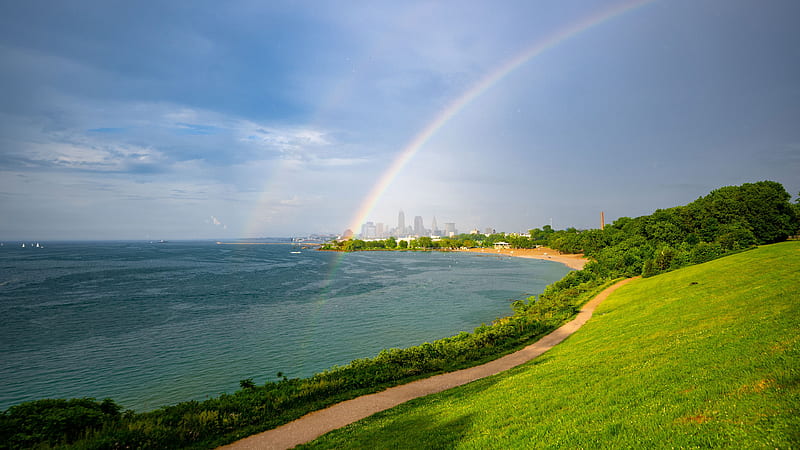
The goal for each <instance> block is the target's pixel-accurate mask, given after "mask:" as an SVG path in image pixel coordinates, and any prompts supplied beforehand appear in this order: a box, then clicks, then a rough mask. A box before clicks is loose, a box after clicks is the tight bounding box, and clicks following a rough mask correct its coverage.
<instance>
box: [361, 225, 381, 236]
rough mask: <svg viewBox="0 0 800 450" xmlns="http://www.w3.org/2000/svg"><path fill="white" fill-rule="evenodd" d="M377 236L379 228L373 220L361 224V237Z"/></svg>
mask: <svg viewBox="0 0 800 450" xmlns="http://www.w3.org/2000/svg"><path fill="white" fill-rule="evenodd" d="M375 237H377V229H376V228H375V224H374V223H372V222H367V223H365V224H364V225H362V226H361V238H362V239H373V238H375Z"/></svg>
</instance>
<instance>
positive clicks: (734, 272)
mask: <svg viewBox="0 0 800 450" xmlns="http://www.w3.org/2000/svg"><path fill="white" fill-rule="evenodd" d="M799 331H800V242H786V243H782V244H776V245H771V246H765V247H761V248H758V249H755V250H752V251H749V252H744V253H740V254H736V255H732V256H729V257H726V258H722V259H719V260H715V261H711V262H708V263H705V264H701V265H697V266H692V267H688V268H685V269H680V270H677V271H675V272H670V273H667V274H663V275H659V276H656V277H652V278H647V279H640V280H636V281H634V282H632V283H630V284H628V285H627V286H625V287H623V288H621V289H620V290H618V291H617V292H616V293H614V294H613V295H612V296H611V297H609V298H608V299H607V300H606V301H605V302H604V303H603V304H602V305H601V306H600V307H599V308H598V309H597V311H596V312H595V316H594V317H593V318H592V320H591V321H590V322H589V323H587V324H586V325H585V326H584V327H583V328H582V329H581V330H579V331H578V332H577V333H576V334H574V335H573V336H572V337H570V338H569V339H568V340H567V341H565V342H564V343H563V344H561V345H559V346H557V347H556V348H554V349H553V350H551V351H550V352H548V353H546V354H545V355H543V356H542V357H540V358H539V359H537V360H535V361H533V362H531V363H528V364H526V365H523V366H520V367H518V368H516V369H513V370H511V371H509V372H506V373H504V374H501V375H498V376H495V377H490V378H487V379H484V380H480V381H478V382H475V383H472V384H470V385H467V386H464V387H461V388H457V389H453V390H450V391H447V392H444V393H441V394H437V395H433V396H429V397H424V398H421V399H417V400H414V401H411V402H408V403H406V404H404V405H401V406H399V407H397V408H394V409H392V410H389V411H386V412H383V413H379V414H376V415H374V416H372V417H370V418H368V419H365V420H363V421H361V422H358V423H356V424H353V425H350V426H348V427H346V428H343V429H341V430H337V431H334V432H332V433H329V434H327V435H325V436H323V437H322V438H320V439H318V440H317V441H314V442H312V443H311V444H309V445H308V446H307V447H308V448H476V449H477V448H531V447H536V448H540V447H541V448H642V447H643V448H648V447H649V448H654V447H659V448H663V447H670V448H672V447H675V448H692V447H735V448H798V447H800V358H799V357H798V356H800V355H799V352H798V350H800V345H799V343H800V333H798V332H799Z"/></svg>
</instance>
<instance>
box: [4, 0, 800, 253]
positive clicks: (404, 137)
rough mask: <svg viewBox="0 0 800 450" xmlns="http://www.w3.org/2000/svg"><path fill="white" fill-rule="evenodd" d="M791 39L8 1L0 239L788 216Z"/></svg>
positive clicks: (713, 5)
mask: <svg viewBox="0 0 800 450" xmlns="http://www.w3.org/2000/svg"><path fill="white" fill-rule="evenodd" d="M798 17H800V2H797V1H796V0H770V1H767V2H764V1H759V0H752V1H740V0H700V1H698V0H669V1H664V0H653V1H644V2H638V3H637V2H632V1H630V0H625V1H613V0H607V1H577V0H576V1H570V2H564V1H550V0H523V1H513V0H509V1H502V2H496V1H485V2H483V1H481V2H478V1H464V0H457V1H430V0H425V1H413V0H412V1H402V2H398V1H376V0H364V1H359V0H342V1H303V0H297V1H276V0H270V1H256V0H253V1H248V0H242V1H239V0H232V1H228V2H216V1H213V2H212V1H200V0H198V1H173V2H162V1H158V2H155V1H153V2H150V1H135V2H131V1H114V0H102V1H84V0H75V1H38V0H28V1H22V2H11V1H8V2H2V3H0V64H2V70H0V239H4V240H11V239H37V240H47V239H179V238H186V239H194V238H234V237H254V236H297V235H304V234H308V233H314V232H332V233H341V232H342V231H343V230H344V229H345V228H347V227H350V226H352V225H353V223H354V221H357V220H360V219H361V218H364V219H366V220H372V221H376V222H386V223H389V224H395V223H396V220H397V211H398V210H400V209H402V210H404V211H405V215H406V222H407V223H408V222H410V221H412V220H413V216H415V215H421V216H423V217H424V219H425V223H426V225H430V221H431V219H432V218H433V216H435V217H436V219H437V221H438V223H439V224H440V225H441V224H442V223H444V222H455V223H456V225H457V227H458V229H459V230H460V231H466V230H468V229H470V228H473V227H480V228H481V229H483V228H485V227H493V228H496V229H497V230H502V231H508V232H511V231H522V230H527V229H529V228H533V227H539V226H542V225H544V224H547V223H550V221H551V220H552V223H553V225H554V226H555V227H556V228H564V227H568V226H575V227H578V228H589V227H596V226H597V222H598V216H599V212H600V211H601V210H603V211H605V213H606V218H607V220H608V221H610V220H613V219H615V218H617V217H620V216H638V215H642V214H649V213H651V212H652V211H653V210H655V209H656V208H666V207H671V206H676V205H681V204H685V203H688V202H690V201H692V200H694V199H696V198H697V197H699V196H702V195H705V194H707V193H708V192H709V191H710V190H712V189H715V188H717V187H720V186H725V185H735V184H741V183H745V182H753V181H758V180H765V179H769V180H775V181H778V182H780V183H783V185H784V186H785V187H786V188H787V190H788V191H789V192H790V193H791V194H792V195H793V197H794V196H796V195H797V193H798V191H800V27H798V26H797V19H798ZM531 49H538V50H537V52H534V53H535V54H533V56H532V57H530V58H527V59H525V58H524V55H530V52H531ZM539 50H541V51H539ZM526 52H527V53H526ZM521 55H523V59H524V61H521V60H520V58H521ZM515 61H516V63H515ZM514 64H516V65H514ZM509 67H511V69H509ZM492 77H494V78H492ZM487 80H490V82H487ZM481 83H483V85H481ZM476 86H477V87H480V89H477V88H476ZM470 93H471V94H472V97H470V98H469V99H467V100H466V101H465V95H467V94H470ZM459 101H461V103H459ZM454 105H455V106H454ZM448 111H449V113H450V116H449V117H448V118H447V120H440V119H441V118H442V117H443V114H444V113H446V112H448ZM437 120H440V121H439V123H436V121H437ZM435 123H436V125H437V126H436V127H434V128H433V129H431V124H435ZM426 129H427V130H429V131H430V133H428V135H426V136H425V138H424V140H423V142H417V143H418V144H419V145H418V146H417V147H416V148H413V149H412V148H411V146H412V144H413V143H414V142H415V141H414V140H415V139H417V138H418V137H419V136H420V133H424V131H425V130H426ZM409 149H411V150H413V152H409ZM404 155H405V156H411V157H410V158H409V159H407V161H406V160H404V161H401V159H402V157H403V156H404ZM398 161H401V162H398ZM393 167H394V168H396V169H397V168H399V170H396V171H395V172H392V168H393ZM381 182H384V184H385V186H384V188H382V189H379V190H378V191H376V186H378V185H379V183H381ZM371 193H375V195H374V198H372V199H370V195H371Z"/></svg>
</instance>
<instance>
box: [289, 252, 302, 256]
mask: <svg viewBox="0 0 800 450" xmlns="http://www.w3.org/2000/svg"><path fill="white" fill-rule="evenodd" d="M289 253H291V254H294V255H296V254H299V253H301V252H289Z"/></svg>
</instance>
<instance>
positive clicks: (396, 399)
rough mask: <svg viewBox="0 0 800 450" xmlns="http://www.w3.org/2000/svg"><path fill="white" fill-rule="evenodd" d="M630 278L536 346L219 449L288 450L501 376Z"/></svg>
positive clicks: (578, 322)
mask: <svg viewBox="0 0 800 450" xmlns="http://www.w3.org/2000/svg"><path fill="white" fill-rule="evenodd" d="M633 279H634V278H628V279H626V280H622V281H620V282H617V283H615V284H614V285H612V286H609V287H608V288H606V289H605V290H603V291H602V292H600V294H598V295H597V296H596V297H595V298H593V299H592V300H590V301H589V302H588V303H586V305H585V306H584V307H583V309H581V311H580V312H579V313H578V315H577V316H576V317H575V319H573V320H572V321H571V322H568V323H566V324H564V325H563V326H561V328H559V329H557V330H555V331H553V332H552V333H550V334H548V335H547V336H545V337H543V338H542V339H540V340H538V341H537V342H536V343H534V344H531V345H529V346H527V347H525V348H523V349H522V350H519V351H517V352H514V353H511V354H509V355H506V356H503V357H502V358H499V359H496V360H494V361H491V362H488V363H486V364H483V365H480V366H476V367H471V368H469V369H463V370H459V371H456V372H450V373H445V374H441V375H436V376H433V377H430V378H426V379H424V380H418V381H414V382H412V383H408V384H404V385H401V386H395V387H393V388H389V389H386V390H385V391H381V392H377V393H375V394H369V395H364V396H362V397H358V398H354V399H352V400H347V401H344V402H341V403H337V404H336V405H333V406H330V407H328V408H326V409H323V410H320V411H315V412H312V413H309V414H306V415H305V416H303V417H301V418H299V419H297V420H295V421H293V422H289V423H287V424H286V425H282V426H280V427H278V428H275V429H272V430H269V431H265V432H263V433H259V434H255V435H253V436H250V437H248V438H245V439H242V440H240V441H236V442H234V443H233V444H230V445H227V446H224V447H221V448H223V449H288V448H292V447H294V446H297V445H300V444H304V443H306V442H309V441H312V440H314V439H316V438H318V437H319V436H322V435H323V434H325V433H327V432H329V431H333V430H335V429H337V428H341V427H343V426H345V425H349V424H351V423H353V422H356V421H358V420H361V419H363V418H365V417H369V416H371V415H373V414H375V413H377V412H381V411H384V410H387V409H389V408H392V407H394V406H397V405H399V404H401V403H405V402H407V401H409V400H412V399H415V398H417V397H422V396H425V395H430V394H435V393H437V392H442V391H444V390H447V389H450V388H454V387H456V386H461V385H463V384H467V383H470V382H472V381H475V380H479V379H481V378H486V377H488V376H491V375H495V374H497V373H500V372H503V371H505V370H508V369H511V368H513V367H516V366H518V365H520V364H523V363H525V362H528V361H530V360H532V359H534V358H536V357H537V356H539V355H541V354H542V353H544V352H546V351H547V350H550V349H551V348H553V346H555V345H556V344H558V343H560V342H561V341H563V340H564V339H566V338H567V337H569V335H571V334H572V333H574V332H575V331H576V330H577V329H578V328H580V327H581V326H583V324H584V323H586V322H587V321H588V320H589V318H590V317H592V313H593V312H594V310H595V308H596V307H597V305H599V304H600V302H602V301H603V300H605V299H606V297H608V296H609V295H610V294H611V293H612V292H614V291H615V290H616V289H617V288H619V287H620V286H623V285H624V284H626V283H628V282H630V281H631V280H633Z"/></svg>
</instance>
